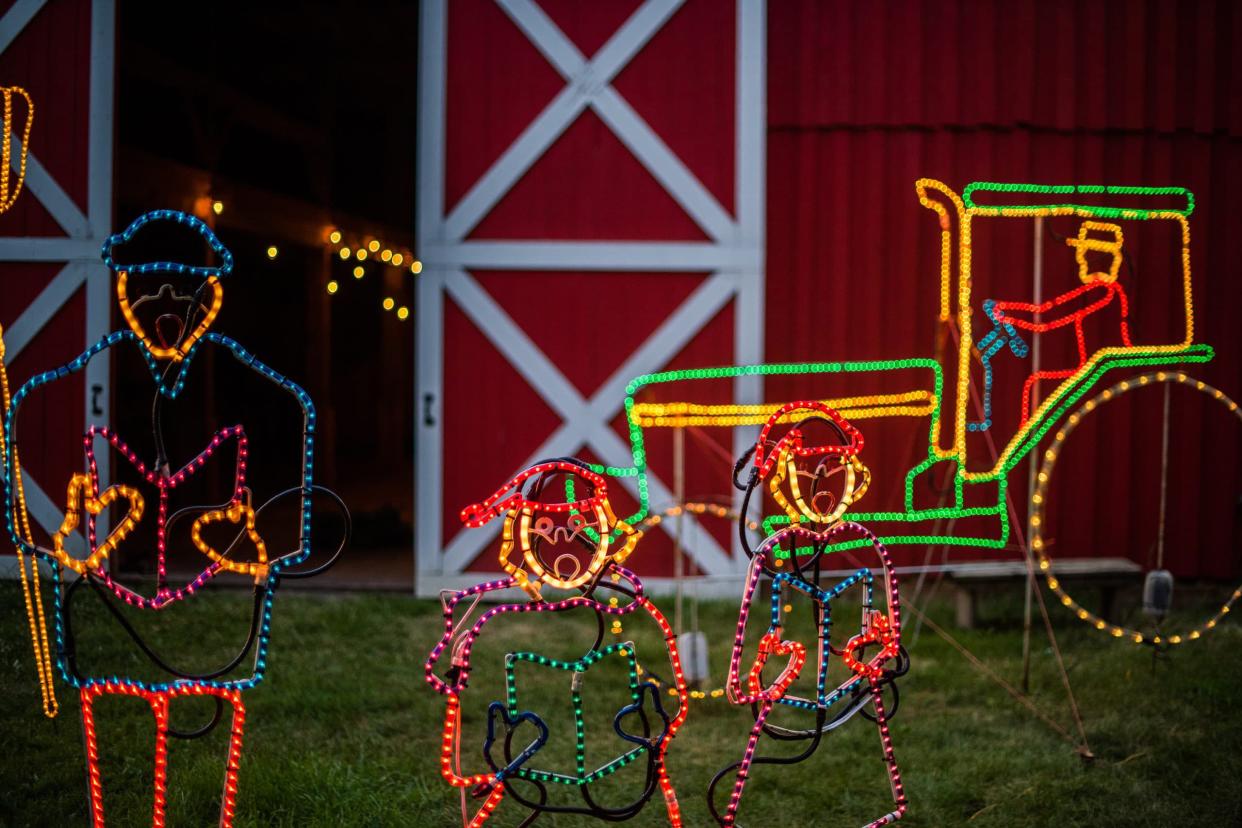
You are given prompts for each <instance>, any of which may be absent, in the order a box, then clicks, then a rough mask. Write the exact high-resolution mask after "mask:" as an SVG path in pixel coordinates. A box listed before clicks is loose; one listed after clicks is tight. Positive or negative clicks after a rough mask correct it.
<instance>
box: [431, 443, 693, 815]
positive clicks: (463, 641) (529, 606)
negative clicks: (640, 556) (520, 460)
mask: <svg viewBox="0 0 1242 828" xmlns="http://www.w3.org/2000/svg"><path fill="white" fill-rule="evenodd" d="M560 478H564V479H565V481H566V483H567V484H568V482H569V481H576V482H577V484H578V486H583V485H585V487H586V488H587V489H589V490H590V491H589V494H588V496H587V497H585V498H579V499H574V495H573V494H572V493H570V494H569V495H568V497H567V499H566V500H564V501H556V502H547V501H544V500H541V499H540V495H541V494H543V492H544V491H545V490H546V489H547V485H548V484H549V483H550V482H551V481H553V480H556V479H560ZM574 488H577V486H570V485H567V486H566V489H567V490H568V491H569V492H572V491H573V489H574ZM588 515H589V516H590V517H587V516H588ZM501 516H503V519H504V521H505V528H504V533H503V538H504V539H503V541H502V546H501V551H500V561H501V564H502V565H503V566H504V567H505V568H506V570H507V571H508V572H509V577H508V578H504V579H502V580H499V581H489V582H486V583H482V584H478V585H476V586H473V587H470V588H469V589H466V590H462V591H460V592H456V593H452V594H450V595H448V597H447V600H445V601H444V634H443V636H442V637H441V638H440V641H439V642H438V643H437V644H436V645H435V647H434V648H433V649H432V651H431V653H430V655H429V656H428V657H427V661H426V664H425V674H426V679H427V682H428V684H430V685H431V686H432V687H433V688H434V689H435V690H436V691H437V692H438V693H440V694H442V695H444V696H445V697H446V704H445V715H444V733H443V739H442V741H441V753H440V771H441V775H442V776H443V777H444V779H445V781H446V782H448V784H449V785H451V786H453V787H455V788H459V789H462V790H463V797H464V791H465V790H466V789H470V790H472V792H473V794H474V796H475V797H476V798H481V799H483V802H482V804H481V805H480V806H479V808H478V809H477V811H476V812H475V814H474V816H473V817H471V818H470V819H469V825H470V826H471V828H474V826H480V825H483V824H484V823H485V822H487V820H488V819H489V818H490V817H491V815H492V814H493V813H494V812H495V810H496V809H497V808H498V807H499V806H500V804H501V802H502V801H503V800H504V799H505V798H509V799H511V800H513V801H515V802H517V803H518V804H519V805H521V806H523V807H525V808H527V809H529V810H530V811H531V812H532V813H531V815H530V816H529V817H528V819H527V821H526V822H524V823H523V824H529V820H531V819H534V818H535V817H536V816H537V814H539V813H542V812H548V813H572V814H581V815H585V816H592V817H596V818H599V819H604V820H608V821H620V820H626V819H630V818H632V817H634V816H636V815H637V814H638V813H639V812H640V811H641V810H642V809H643V807H644V806H645V805H646V803H647V802H648V801H649V800H650V798H651V797H652V795H653V794H654V793H655V791H656V790H657V789H659V790H660V791H661V793H662V794H663V797H664V802H665V807H666V809H667V812H668V818H669V822H670V824H671V825H674V826H680V825H681V824H682V818H681V808H680V806H679V805H678V802H677V795H676V791H675V790H674V787H673V783H672V780H671V779H670V778H669V775H668V770H667V767H666V762H665V758H666V754H667V752H668V747H669V743H670V742H671V741H672V739H673V737H674V736H676V735H677V731H678V729H679V728H680V727H681V725H682V723H683V722H685V719H686V715H687V712H688V709H689V707H688V698H689V696H688V692H687V688H686V679H685V675H684V673H683V672H682V667H681V655H680V653H679V652H678V649H677V637H676V635H675V634H674V633H673V628H672V626H671V625H670V624H669V622H668V620H667V619H666V618H665V617H664V615H663V613H661V612H660V610H659V609H658V608H656V606H655V605H654V604H653V603H651V601H650V600H649V599H648V598H647V596H646V595H645V594H644V592H643V585H642V582H641V581H640V580H639V579H638V576H636V575H635V574H634V573H633V572H631V571H630V570H628V569H626V568H625V567H623V566H622V565H621V562H622V560H624V559H625V558H626V557H628V556H629V554H630V553H631V552H632V551H633V549H634V547H635V545H636V543H637V541H638V540H639V538H640V537H641V535H642V532H640V531H638V530H635V529H632V528H630V527H628V526H622V525H621V523H620V521H617V520H616V518H615V517H614V516H613V512H612V507H611V505H610V504H609V502H608V487H607V482H606V480H605V479H604V478H603V477H601V476H600V475H598V474H596V473H594V472H592V471H591V470H590V469H588V468H587V467H586V464H585V463H582V462H581V461H578V460H573V459H560V460H553V461H549V462H545V463H538V464H535V465H533V466H531V467H530V468H528V469H526V470H525V471H523V472H522V473H521V474H519V475H518V476H517V477H515V478H514V479H513V480H511V481H509V482H508V483H506V484H505V485H504V486H503V487H501V488H500V489H499V490H498V491H497V492H496V493H495V494H493V495H492V496H491V497H489V498H487V499H486V500H484V501H482V502H481V503H478V504H475V505H473V506H469V507H467V508H466V509H464V510H462V521H463V522H464V523H465V524H466V525H467V526H471V527H473V526H480V525H482V524H484V523H486V522H487V521H488V520H491V519H493V518H496V517H501ZM558 520H559V521H561V523H559V524H558V523H557V521H558ZM588 522H589V525H590V526H591V527H593V528H594V530H595V531H594V533H593V534H594V535H595V537H594V538H592V537H591V534H589V533H588V531H587V528H588ZM614 533H616V534H620V535H621V536H623V537H624V538H625V541H624V542H623V543H620V544H615V545H611V546H610V545H609V538H610V536H611V535H613V534H614ZM560 542H566V543H570V544H576V545H578V546H579V547H581V549H582V551H583V552H585V553H586V554H587V555H588V556H589V558H590V563H589V564H588V566H587V567H586V568H585V569H582V568H581V567H580V566H579V567H577V568H576V569H575V572H574V573H573V574H563V573H561V571H560V565H559V563H560V562H561V561H562V560H564V559H566V558H567V557H568V558H573V559H574V560H575V561H576V560H577V558H576V557H575V556H574V555H572V554H569V553H563V554H561V555H560V556H559V557H558V558H557V559H556V562H555V563H553V564H552V565H551V566H546V565H544V563H543V562H542V560H541V558H540V552H541V549H542V547H543V546H544V545H545V544H547V545H552V546H555V545H557V544H558V543H560ZM517 546H520V547H521V548H522V552H523V561H524V563H525V564H526V566H527V567H529V569H530V572H531V573H532V574H533V577H532V575H528V574H527V573H526V571H525V570H524V569H523V568H522V567H520V566H519V565H518V564H516V563H514V562H512V561H510V555H511V553H512V551H513V550H514V548H516V547H517ZM605 576H607V577H605ZM541 586H552V587H556V588H560V589H566V590H573V591H577V592H578V593H579V594H577V595H571V596H570V597H568V598H562V599H547V598H545V597H544V596H543V592H542V589H541ZM515 587H516V588H520V589H522V590H524V591H525V592H526V593H527V594H528V595H529V596H530V598H531V600H530V601H529V602H527V603H504V604H499V605H497V606H492V607H489V608H488V609H487V610H486V611H484V612H483V613H481V615H480V616H479V618H478V619H477V620H476V621H475V622H474V623H473V624H472V625H470V626H469V628H468V629H465V626H466V624H467V623H468V622H469V618H470V612H471V610H472V609H473V607H474V606H475V605H476V604H477V602H478V601H479V599H480V598H482V597H483V596H485V595H488V594H489V593H493V592H498V591H501V590H506V589H511V588H515ZM599 590H606V591H611V592H613V593H615V595H614V597H611V598H609V600H608V601H607V602H603V601H601V600H599V599H597V598H596V593H597V591H599ZM618 598H623V599H628V601H627V602H626V603H624V604H621V603H620V601H619V600H618ZM463 602H466V604H465V606H466V607H467V609H466V610H465V611H464V613H463V615H462V617H461V618H459V619H458V620H457V621H456V622H454V618H453V614H454V610H455V609H456V608H457V607H458V605H460V604H462V603H463ZM574 609H585V610H588V611H590V612H592V613H593V614H594V615H595V618H596V622H597V634H596V637H595V641H594V643H593V644H592V645H591V646H590V647H589V648H588V650H587V651H586V653H585V654H584V655H583V656H582V657H581V658H579V659H577V660H574V661H564V660H557V659H552V658H548V657H546V656H543V655H540V654H539V653H535V652H531V651H525V650H522V651H515V652H510V653H509V654H508V655H507V656H506V658H505V688H506V697H505V699H504V701H503V702H502V701H498V700H497V701H492V702H491V703H490V704H489V706H488V732H487V738H486V740H485V742H484V749H483V756H484V758H485V760H486V762H487V763H488V767H489V769H488V770H487V771H486V772H481V773H472V774H466V773H463V772H462V771H461V769H460V767H459V763H460V760H459V758H458V757H460V754H461V740H462V734H461V730H462V727H461V696H462V693H463V691H464V690H465V689H466V686H467V684H468V682H469V678H470V674H471V671H472V664H471V659H470V654H471V650H472V648H473V647H474V644H475V642H476V640H477V639H478V637H479V635H480V634H481V633H482V632H483V630H484V628H485V627H486V626H487V624H488V622H489V621H491V620H492V619H494V618H497V617H503V616H504V615H507V614H510V613H519V614H520V613H531V612H535V613H561V612H566V611H569V610H574ZM639 610H642V611H643V612H645V613H646V614H647V616H648V617H650V618H651V619H652V620H653V621H654V622H655V624H656V625H657V626H658V627H659V629H660V634H661V636H662V637H663V639H664V642H665V647H666V649H667V652H668V657H669V664H670V666H671V668H672V671H673V682H674V687H673V688H671V689H670V691H669V694H670V695H671V696H675V697H676V698H677V710H676V712H675V713H671V714H670V713H669V712H668V711H666V710H665V709H664V706H663V704H662V703H661V700H660V692H659V688H658V687H657V686H656V685H655V684H653V683H651V682H648V681H643V680H641V679H640V677H639V676H640V670H641V668H640V667H639V666H638V660H637V658H638V656H637V653H636V652H635V648H634V644H633V642H630V641H625V642H621V643H614V644H610V645H607V646H605V645H604V644H603V640H604V635H605V627H606V624H605V619H606V618H612V619H614V624H617V623H619V622H620V619H621V618H622V617H625V616H628V615H632V614H634V613H636V612H638V611H639ZM614 631H615V630H614ZM446 654H447V655H448V657H449V660H450V666H449V669H448V670H447V671H445V673H444V675H443V676H441V675H438V674H437V667H438V666H439V664H440V661H441V659H442V658H444V656H445V655H446ZM608 658H621V659H624V662H625V664H626V665H627V670H626V674H627V676H628V682H627V689H628V698H629V703H628V704H626V705H624V706H623V707H622V708H621V709H619V710H618V711H617V713H616V715H615V716H614V719H613V729H614V731H615V733H616V735H617V736H618V737H619V738H620V739H621V740H623V741H625V742H627V743H630V744H632V745H633V747H630V748H628V749H626V750H625V752H624V753H622V754H620V755H619V756H617V757H615V758H614V759H612V760H610V761H609V762H606V763H605V764H603V765H601V766H600V767H598V768H594V769H589V768H588V767H587V765H586V735H587V730H586V725H585V721H584V717H583V709H584V708H583V689H584V687H585V686H586V685H587V679H588V677H589V674H590V669H591V667H592V666H593V665H595V664H597V663H599V662H600V661H602V660H604V659H608ZM522 664H527V665H532V666H534V667H541V668H547V669H550V670H557V671H563V672H567V673H570V674H571V675H572V682H571V686H570V701H571V704H572V708H573V713H574V731H575V735H574V745H575V748H574V756H575V763H574V770H573V772H564V771H560V770H552V769H546V768H537V767H535V766H534V764H535V759H536V757H537V756H538V755H539V753H540V751H541V750H542V749H543V747H544V745H545V744H546V743H547V742H548V740H549V739H550V738H554V735H553V734H550V733H549V727H548V725H547V724H546V723H545V722H544V721H543V720H542V719H541V718H540V717H539V716H538V715H537V714H535V713H534V712H532V711H529V710H526V711H524V710H522V708H521V704H520V698H519V682H518V674H517V668H518V666H519V665H522ZM651 714H654V719H656V720H657V721H658V722H659V725H658V727H654V728H653V722H652V718H653V717H652V716H651ZM635 720H637V722H638V724H639V726H640V728H639V730H638V731H637V732H635V731H634V730H632V729H631V728H632V724H631V723H632V722H634V721H635ZM523 724H529V725H532V726H533V727H534V728H535V730H536V731H537V733H538V736H537V737H536V738H535V739H534V740H533V741H531V742H529V744H526V746H525V747H523V748H521V749H519V750H517V751H516V753H515V752H514V751H515V747H514V733H515V732H516V729H517V728H518V727H519V726H521V725H523ZM498 725H499V726H500V727H501V728H502V729H503V731H504V733H503V736H502V735H500V734H498V733H497V729H498ZM518 741H519V742H520V743H524V739H519V740H518ZM498 743H499V744H500V745H503V756H502V757H500V758H497V757H495V756H494V751H495V750H496V749H497V745H498ZM644 759H645V763H643V764H644V771H643V778H644V782H643V788H642V790H641V792H640V793H639V795H638V796H637V797H635V798H634V799H633V800H631V801H630V802H629V803H627V804H625V805H621V806H615V807H608V806H604V805H602V804H600V803H599V802H597V801H596V800H595V799H594V798H593V796H592V794H591V786H592V785H593V784H594V783H596V782H599V781H600V780H602V779H604V778H606V777H609V776H611V775H613V774H615V773H616V772H618V771H619V770H621V769H622V768H624V767H626V766H629V765H632V764H634V763H637V762H642V760H644ZM518 781H521V782H523V783H525V785H527V786H533V788H534V789H535V791H536V792H537V793H538V797H537V799H531V798H529V797H528V796H526V795H524V794H523V791H522V789H521V788H520V787H519V786H518V785H517V784H515V783H516V782H518ZM549 785H553V786H556V785H559V786H564V787H568V788H573V789H576V790H577V791H578V793H579V794H580V795H581V797H582V799H583V804H582V805H553V804H551V803H550V802H549V795H548V786H549ZM463 801H464V799H463Z"/></svg>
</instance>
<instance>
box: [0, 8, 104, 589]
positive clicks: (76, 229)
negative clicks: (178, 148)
mask: <svg viewBox="0 0 1242 828" xmlns="http://www.w3.org/2000/svg"><path fill="white" fill-rule="evenodd" d="M48 2H55V0H18V1H17V2H16V3H14V4H13V6H12V7H11V8H10V9H9V10H8V12H6V13H5V15H4V16H3V17H0V53H3V52H4V51H5V50H6V49H8V48H9V46H11V45H12V43H13V41H14V39H16V38H17V37H18V36H19V35H20V33H21V31H22V30H23V29H24V28H25V27H26V25H27V24H28V23H29V22H30V21H31V20H32V19H33V18H34V17H35V15H37V14H38V13H39V11H40V10H41V9H42V8H43V7H44V6H45V5H47V4H48ZM115 19H116V10H115V7H114V3H113V0H94V2H93V3H92V6H91V57H90V61H91V65H90V114H89V118H90V123H89V124H88V131H89V138H88V145H87V155H88V157H87V211H86V214H85V215H83V213H82V211H81V210H80V209H79V208H78V206H77V204H76V203H74V201H73V199H72V198H70V197H69V195H68V194H67V193H66V192H65V190H64V188H63V187H61V185H60V184H59V183H58V182H57V181H56V179H55V178H54V177H53V176H52V175H51V173H50V172H48V170H47V169H46V168H45V167H44V166H43V164H41V163H40V162H39V159H38V158H36V157H35V156H34V155H33V154H28V155H27V157H26V186H25V189H26V192H25V193H24V194H23V195H22V198H31V197H33V198H35V199H37V200H38V201H39V203H40V204H42V205H43V207H44V209H46V210H47V212H48V213H49V214H50V215H51V217H52V218H53V219H55V221H56V223H57V224H59V225H60V227H61V229H63V230H64V232H65V235H64V236H47V237H14V236H7V237H0V262H64V263H65V265H64V267H62V268H61V270H60V272H59V273H57V274H56V276H55V277H54V278H53V279H52V280H51V281H50V282H48V284H47V287H45V288H44V289H43V290H42V291H41V292H40V293H39V295H38V296H37V297H35V299H34V301H33V302H31V303H30V305H29V306H27V307H26V308H25V310H23V311H22V313H21V315H20V316H18V317H17V319H16V320H14V321H13V323H12V324H11V325H9V326H8V327H7V328H5V331H4V344H5V349H6V355H5V360H6V362H8V363H10V364H11V363H12V361H13V360H14V358H16V357H17V355H18V354H19V353H21V351H22V349H24V348H25V347H26V346H27V345H28V344H30V342H31V340H33V339H34V337H35V335H36V334H38V332H39V331H40V330H42V329H43V326H44V325H46V324H47V322H48V321H49V320H51V319H52V318H53V317H54V316H55V315H56V314H57V312H58V311H59V310H60V309H61V308H62V307H63V306H64V305H65V303H67V302H68V301H69V300H70V299H71V298H72V297H73V296H74V295H75V294H76V293H77V291H78V289H79V288H81V287H82V286H83V285H85V287H86V326H85V330H84V331H83V332H82V333H83V338H82V343H81V349H80V350H85V348H86V346H87V345H89V344H91V343H93V342H95V341H96V340H98V339H100V338H102V337H103V336H104V335H105V334H107V333H108V328H109V320H110V313H109V309H110V305H111V291H110V289H109V281H110V280H109V274H108V271H107V269H106V268H105V267H104V266H103V264H102V262H100V259H99V250H100V247H101V245H102V244H103V240H104V239H105V238H107V236H108V233H109V232H110V228H111V225H112V98H113V53H114V47H113V44H114V38H115V34H114V30H115ZM11 83H12V79H8V78H0V85H6V84H11ZM58 103H59V102H58V101H54V100H52V101H39V100H37V101H35V113H34V117H35V121H34V125H33V129H34V130H36V131H37V130H38V129H39V119H38V114H39V112H40V111H43V112H46V111H48V109H50V108H51V107H55V106H57V105H58ZM14 131H15V132H16V130H14ZM52 140H67V138H64V139H61V138H55V137H54V138H53V139H52ZM19 147H20V144H19V142H18V140H17V138H14V139H13V147H12V149H13V152H12V165H13V169H14V170H16V169H17V168H18V164H19V161H20V158H21V154H20V150H19ZM3 278H12V275H11V274H5V275H4V276H3ZM50 367H53V366H50V365H49V366H40V368H41V369H42V368H50ZM83 373H84V374H85V384H86V393H85V399H84V400H83V410H84V411H85V415H86V422H91V423H98V424H104V423H106V422H107V416H108V399H109V397H108V393H109V376H108V363H107V360H103V359H97V360H92V361H91V363H90V364H89V365H88V366H87V367H86V369H85V371H84V372H83ZM10 380H11V381H12V382H14V383H16V384H20V383H21V382H22V380H23V378H22V377H10ZM98 461H99V473H100V475H101V477H102V479H103V480H105V481H106V480H107V479H108V477H109V464H110V460H109V457H108V455H107V454H106V453H105V454H102V455H100V456H99V458H98ZM61 485H62V484H61V483H58V484H57V485H56V488H55V491H59V490H60V486H61ZM25 487H26V500H27V504H28V506H29V508H30V514H31V515H32V516H33V517H34V519H35V520H36V521H37V522H38V523H39V524H40V525H41V526H43V528H44V529H46V530H47V531H48V532H54V531H55V530H56V529H57V528H58V527H59V526H60V523H61V518H62V517H63V513H62V510H61V508H60V507H59V506H57V505H56V503H54V502H53V501H52V500H51V499H50V498H49V497H48V496H47V494H46V493H45V491H44V490H43V488H42V487H40V486H39V484H38V483H37V482H36V481H35V480H33V479H31V477H30V476H29V475H26V477H25ZM71 549H72V544H71ZM5 568H6V569H7V567H5Z"/></svg>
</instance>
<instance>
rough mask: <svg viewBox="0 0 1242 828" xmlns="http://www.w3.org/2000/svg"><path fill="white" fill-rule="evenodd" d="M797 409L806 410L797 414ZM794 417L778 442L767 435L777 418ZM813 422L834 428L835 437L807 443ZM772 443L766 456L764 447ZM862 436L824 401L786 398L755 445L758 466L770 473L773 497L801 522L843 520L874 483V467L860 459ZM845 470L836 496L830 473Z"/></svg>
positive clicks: (766, 474)
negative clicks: (801, 414) (789, 401)
mask: <svg viewBox="0 0 1242 828" xmlns="http://www.w3.org/2000/svg"><path fill="white" fill-rule="evenodd" d="M796 412H806V415H805V416H800V417H796V418H795V413H796ZM791 419H796V422H797V425H795V426H794V427H793V428H791V429H789V431H788V432H786V433H785V434H784V435H783V436H782V437H781V438H780V439H779V440H777V441H776V442H775V443H774V444H773V443H771V442H769V440H768V435H769V434H770V433H771V431H772V428H773V427H774V426H776V425H777V424H778V423H782V422H789V421H790V420H791ZM812 423H821V424H824V425H827V426H828V427H829V428H831V430H832V432H833V434H834V439H835V440H836V442H831V443H825V444H823V445H813V446H807V445H806V429H807V427H808V426H809V425H810V424H812ZM769 445H772V449H771V451H770V452H768V454H767V455H766V456H764V454H763V450H764V448H766V447H767V446H769ZM862 447H863V437H862V433H861V432H859V431H858V429H856V428H854V427H853V426H852V425H850V424H849V422H848V421H846V419H845V418H844V417H842V416H841V415H840V414H838V413H837V412H836V411H834V410H833V409H831V408H829V407H828V406H827V405H825V404H824V403H822V402H817V401H802V402H794V403H787V404H785V405H783V406H781V407H780V408H779V409H777V411H775V412H774V413H773V414H772V416H771V417H770V418H769V419H768V422H767V423H766V424H765V425H764V427H763V430H762V431H761V432H760V435H759V440H758V442H757V444H756V447H755V466H756V468H757V470H758V472H759V477H760V479H763V478H766V479H767V482H768V490H769V491H770V493H771V495H772V499H773V500H774V501H775V502H776V504H777V505H778V506H780V507H781V509H782V510H784V512H785V514H786V516H788V517H789V519H790V520H791V521H792V522H793V523H795V524H797V523H799V522H801V521H803V520H806V521H810V522H811V523H815V524H819V525H820V526H824V527H827V526H831V525H833V524H835V523H838V522H839V521H841V520H842V519H843V517H844V515H845V511H846V510H847V509H848V508H849V507H850V506H851V505H853V504H854V503H855V502H857V501H858V500H859V498H861V497H862V496H863V495H864V494H865V493H866V491H867V488H868V486H870V484H871V471H870V470H869V469H868V468H867V467H866V466H865V465H864V464H863V463H862V461H861V460H859V459H858V454H859V452H860V451H862ZM837 475H843V482H842V483H841V487H840V494H837V495H834V494H833V491H832V488H831V484H832V478H833V477H835V476H837Z"/></svg>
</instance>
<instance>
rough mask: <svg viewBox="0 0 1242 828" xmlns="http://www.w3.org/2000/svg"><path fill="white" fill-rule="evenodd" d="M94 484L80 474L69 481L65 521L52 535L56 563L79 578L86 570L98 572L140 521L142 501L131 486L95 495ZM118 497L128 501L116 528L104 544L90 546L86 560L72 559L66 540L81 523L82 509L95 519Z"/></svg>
mask: <svg viewBox="0 0 1242 828" xmlns="http://www.w3.org/2000/svg"><path fill="white" fill-rule="evenodd" d="M94 483H95V481H94V480H93V479H92V478H91V476H90V475H89V474H81V473H79V474H75V475H73V477H71V478H70V479H69V494H68V495H67V496H66V498H65V501H66V505H65V519H64V520H63V521H62V522H61V524H60V528H59V529H57V530H56V533H55V534H54V535H52V553H53V554H54V555H55V556H56V560H58V561H60V564H61V566H65V567H68V568H69V569H72V570H73V571H74V572H76V573H78V574H79V575H84V574H85V573H86V571H87V570H88V569H98V568H99V567H100V564H102V563H103V561H105V560H106V559H107V558H108V555H109V554H110V553H111V552H112V550H113V549H115V548H116V547H117V545H118V544H119V543H120V542H121V541H122V540H124V538H125V536H126V535H128V534H129V533H130V531H131V530H132V529H133V528H134V526H136V525H137V524H138V521H140V520H141V519H142V510H143V501H142V495H140V494H138V490H137V489H134V488H132V487H130V486H120V485H118V486H109V487H108V488H107V489H106V490H104V492H103V493H102V494H98V493H97V492H96V489H95V485H94ZM121 498H124V499H125V500H127V501H129V509H128V510H127V511H126V513H125V517H124V519H122V520H121V522H120V523H118V524H117V525H116V527H115V528H114V529H113V530H112V532H111V533H110V534H109V535H108V537H107V538H105V539H104V542H103V543H99V544H96V543H92V544H91V553H90V555H88V556H87V558H86V560H84V561H80V560H77V559H76V558H73V557H71V556H70V555H69V553H68V552H66V551H65V538H67V537H68V536H69V535H70V534H71V533H72V532H73V531H74V530H75V529H77V528H78V524H79V523H80V522H81V520H82V510H83V509H85V510H86V511H87V513H88V514H90V516H91V517H92V518H94V517H97V516H98V515H99V513H100V512H102V511H103V510H104V509H107V508H108V507H109V506H111V505H112V504H113V503H115V502H116V501H117V500H120V499H121Z"/></svg>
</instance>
